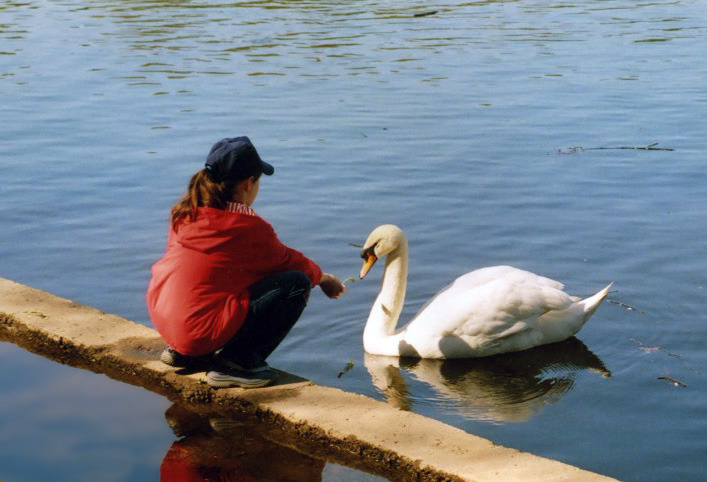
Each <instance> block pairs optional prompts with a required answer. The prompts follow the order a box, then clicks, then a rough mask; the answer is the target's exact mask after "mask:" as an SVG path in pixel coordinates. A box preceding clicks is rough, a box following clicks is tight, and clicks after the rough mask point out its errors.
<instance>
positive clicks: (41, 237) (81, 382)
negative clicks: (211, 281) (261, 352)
mask: <svg viewBox="0 0 707 482" xmlns="http://www.w3.org/2000/svg"><path fill="white" fill-rule="evenodd" d="M433 11H434V12H436V13H434V14H432V15H426V16H421V17H415V14H427V13H430V12H433ZM706 38H707V8H706V7H705V6H704V4H703V3H702V2H699V1H688V0H683V1H679V0H678V1H655V2H646V3H643V2H631V1H627V0H613V1H601V2H596V1H594V2H590V1H586V2H573V3H571V4H570V3H561V2H546V1H522V0H521V1H508V2H501V1H499V2H493V1H486V2H468V3H445V2H442V1H433V2H431V3H425V4H417V3H410V2H402V1H398V0H393V1H392V2H385V3H377V2H375V1H361V2H354V3H352V2H337V1H334V0H330V1H316V2H315V1H299V2H288V1H284V0H281V1H261V2H244V3H226V4H224V3H216V2H208V1H205V0H202V1H180V2H177V1H145V0H141V1H114V2H108V1H102V0H93V1H89V0H84V1H78V0H75V1H65V0H57V1H27V2H23V3H21V4H20V3H11V2H3V1H0V141H1V142H0V163H1V164H0V165H1V166H2V182H1V183H0V199H1V200H2V203H0V232H2V238H1V239H2V241H0V276H3V277H6V278H10V279H13V280H16V281H19V282H22V283H25V284H28V285H31V286H34V287H37V288H40V289H44V290H47V291H50V292H52V293H55V294H58V295H60V296H63V297H66V298H70V299H72V300H75V301H77V302H81V303H86V304H90V305H93V306H96V307H98V308H100V309H102V310H104V311H108V312H112V313H116V314H119V315H121V316H124V317H126V318H130V319H133V320H136V321H138V322H141V323H145V324H149V320H148V318H147V314H146V310H145V303H144V291H145V287H146V284H147V281H148V279H149V267H150V265H151V263H152V262H154V261H155V260H156V259H158V258H159V256H160V255H161V253H162V250H163V247H164V242H165V238H166V230H167V223H166V218H167V213H168V211H169V209H170V207H171V205H172V204H173V203H174V202H175V200H176V199H177V198H178V196H179V195H180V194H181V193H182V192H183V190H184V189H185V186H186V182H187V180H188V178H189V176H190V175H191V174H192V173H193V172H195V171H196V170H197V169H199V168H200V165H201V163H202V162H203V158H204V156H205V154H206V153H207V152H208V149H209V147H210V146H211V144H212V143H213V142H214V141H216V140H218V139H219V138H221V137H226V136H234V135H242V134H247V135H249V136H250V137H251V138H252V139H253V141H254V142H255V143H256V146H258V149H259V151H260V153H261V155H262V156H263V158H265V159H266V160H268V161H270V162H271V163H272V164H274V165H275V166H276V170H277V173H276V175H275V176H273V177H272V178H268V179H266V180H265V181H264V182H263V183H262V186H261V191H260V195H259V198H258V200H257V202H256V204H255V206H254V207H255V209H256V210H257V211H258V212H259V214H261V215H262V216H263V217H264V218H266V219H267V220H268V221H270V222H271V223H272V224H273V225H274V226H275V228H276V230H277V232H278V234H279V235H280V237H281V239H282V240H283V241H285V242H286V243H288V244H290V245H292V246H293V247H296V248H298V249H300V250H302V251H304V252H305V253H306V254H308V255H309V256H310V257H312V258H313V259H315V260H316V261H318V262H319V263H320V265H321V266H322V267H323V268H324V270H325V271H328V272H332V273H335V274H337V275H339V276H340V277H342V278H345V277H348V276H352V275H354V274H355V273H357V272H358V269H359V262H360V259H359V258H358V256H357V254H358V253H357V250H356V249H355V248H352V247H350V246H349V245H348V243H362V242H363V240H364V239H365V237H366V235H367V234H368V232H369V231H370V230H371V229H372V228H373V227H375V226H376V225H377V224H382V223H395V224H398V225H400V226H401V227H402V228H403V229H404V230H405V232H406V233H407V235H408V238H409V240H410V250H411V252H410V279H409V285H408V299H407V304H406V308H405V311H404V313H403V315H402V318H403V319H407V318H409V317H410V316H412V315H413V314H414V313H415V311H416V310H417V309H418V308H419V307H420V306H422V304H423V303H424V302H425V301H426V300H427V299H428V298H429V297H430V296H432V295H433V294H434V293H435V292H436V291H437V290H438V289H440V288H441V287H443V286H444V285H446V284H447V283H448V282H449V281H450V280H451V279H453V278H454V277H456V276H458V275H460V274H462V273H464V272H466V271H469V270H471V269H474V268H478V267H482V266H488V265H494V264H511V265H515V266H517V267H520V268H524V269H529V270H532V271H535V272H537V273H539V274H543V275H546V276H550V277H553V278H555V279H558V280H561V281H563V282H564V283H565V284H566V285H567V288H568V290H569V291H571V292H572V293H575V294H578V295H585V294H589V293H591V292H593V291H596V290H598V289H599V288H601V287H603V286H604V285H605V284H606V283H608V282H609V281H614V283H615V285H614V292H612V294H611V296H610V301H611V302H609V303H606V304H605V305H604V306H603V307H602V308H601V309H600V310H599V312H598V313H597V314H596V315H595V316H594V318H592V320H591V321H590V322H589V323H588V325H587V326H586V327H585V328H584V329H583V330H582V331H581V332H580V334H579V337H578V338H579V340H581V346H576V345H571V346H569V348H568V347H565V349H552V350H550V351H548V350H544V351H543V350H541V351H540V352H534V353H531V354H525V355H520V356H512V357H504V358H502V359H500V360H491V361H485V362H471V363H468V362H460V363H452V364H449V363H447V364H442V363H439V362H435V363H427V362H424V363H419V364H414V363H413V364H411V363H402V364H400V363H397V361H395V360H381V359H378V360H376V359H368V357H367V358H366V359H364V356H363V350H362V346H361V333H362V330H363V323H364V322H365V319H366V316H367V313H368V310H369V309H370V306H371V304H372V301H373V299H374V297H375V294H376V290H377V289H378V288H379V283H378V280H377V278H376V276H379V275H380V268H379V267H376V269H375V274H374V275H373V276H372V277H371V279H368V280H366V281H363V282H357V283H354V284H352V285H350V286H349V293H348V294H347V295H346V296H345V297H344V298H342V299H340V300H339V301H336V302H332V301H330V300H328V299H325V297H324V296H323V295H321V294H319V293H318V294H316V295H315V296H313V297H312V300H311V302H310V306H309V307H308V309H307V311H306V312H305V315H304V316H303V318H302V319H301V321H300V323H299V324H298V326H297V327H296V328H295V330H294V331H293V332H292V333H291V335H290V336H289V337H288V338H287V339H286V341H285V343H284V344H283V345H282V347H281V348H280V349H279V350H278V351H277V352H276V353H275V354H274V355H273V357H272V360H271V361H272V363H273V364H274V365H275V366H277V367H280V368H283V369H286V370H288V371H292V372H295V373H298V374H300V375H303V376H306V377H309V378H311V379H312V380H314V381H315V382H317V383H321V384H325V385H330V386H336V387H341V388H343V389H346V390H351V391H355V392H358V393H363V394H366V395H369V396H372V397H375V398H378V399H381V400H383V399H385V400H389V401H390V403H394V404H396V405H399V406H402V407H403V408H405V409H410V410H414V411H416V412H419V413H422V414H425V415H428V416H431V417H434V418H437V419H440V420H443V421H445V422H447V423H450V424H452V425H455V426H458V427H460V428H462V429H464V430H466V431H468V432H471V433H475V434H478V435H482V436H484V437H488V438H490V439H491V440H493V441H494V442H496V443H499V444H502V445H507V446H511V447H516V448H519V449H521V450H524V451H529V452H533V453H536V454H539V455H543V456H548V457H553V458H557V459H559V460H562V461H565V462H568V463H571V464H575V465H578V466H580V467H583V468H586V469H589V470H593V471H598V472H601V473H604V474H607V475H610V476H613V477H617V478H620V479H623V480H640V481H644V480H645V481H664V480H684V481H693V480H694V481H697V480H702V479H703V478H704V473H705V471H706V470H707V466H706V463H705V460H707V459H706V458H705V455H707V438H705V437H704V434H705V433H706V432H707V427H706V425H707V383H706V381H705V373H704V371H705V362H706V360H707V356H706V355H705V350H704V349H703V344H704V343H703V340H704V339H705V338H706V336H707V328H706V326H707V325H706V321H707V320H706V317H705V314H704V309H703V306H704V305H705V301H706V294H705V286H706V284H707V281H706V278H707V276H706V275H705V272H707V249H706V244H705V239H707V212H706V210H705V208H704V206H705V205H707V179H706V178H707V174H705V170H704V166H705V154H704V153H705V136H704V133H705V132H706V131H707V119H706V118H705V116H704V111H705V107H706V104H707V89H706V88H705V79H706V78H707V64H705V62H704V54H703V52H704V47H705V39H706ZM654 143H658V145H657V146H655V147H657V148H666V149H673V150H633V149H607V150H591V149H593V148H617V147H646V146H649V145H652V144H654ZM573 148H576V149H573ZM580 148H584V149H580ZM628 307H632V308H633V309H629V308H628ZM578 353H579V355H578ZM0 358H2V360H3V362H4V363H3V364H2V366H3V367H4V368H3V369H2V370H0V379H1V380H2V382H3V387H4V389H3V394H2V395H0V407H1V408H2V410H0V413H2V414H4V415H2V416H0V427H1V428H0V437H1V438H2V444H0V446H2V447H3V448H2V450H0V479H2V480H4V479H5V478H8V480H42V479H44V478H46V474H52V477H53V478H54V479H58V480H95V477H96V475H95V474H97V473H100V474H101V480H156V479H158V477H159V475H158V474H159V466H160V463H161V460H162V459H163V457H164V456H165V453H166V452H167V450H168V449H169V447H170V445H171V444H172V443H173V441H174V438H175V437H174V434H173V433H172V431H171V430H170V429H169V427H168V425H167V424H166V423H165V419H164V412H165V411H166V410H167V409H168V408H169V403H168V402H167V401H166V400H164V399H162V398H160V397H157V396H156V395H153V394H150V393H147V392H144V391H142V390H141V389H137V388H134V387H127V386H122V385H120V384H117V383H115V382H112V381H109V380H108V379H106V378H105V377H102V376H100V375H95V374H91V373H84V372H80V371H78V370H75V369H72V368H67V367H62V366H60V365H56V364H54V363H52V362H48V361H45V360H43V359H41V358H38V357H36V356H34V355H30V354H27V353H25V352H24V351H22V350H21V349H19V348H16V347H14V346H12V345H8V344H2V345H0ZM349 360H353V361H354V368H353V369H352V370H351V371H349V372H348V373H346V374H345V375H343V376H341V377H338V376H337V375H338V373H339V372H340V371H342V370H343V369H344V367H345V366H346V364H347V362H348V361H349ZM606 371H608V372H610V373H611V376H610V377H606V376H603V375H602V372H606ZM604 374H605V373H604ZM659 377H670V378H672V379H675V380H678V381H680V382H682V383H683V384H685V385H687V386H686V387H676V386H674V385H673V384H671V383H670V381H669V380H666V379H659ZM35 447H39V448H38V449H35ZM64 461H66V462H64ZM328 467H337V466H328ZM332 470H334V471H345V470H346V469H341V468H325V473H324V477H325V479H326V478H327V477H328V478H329V480H341V478H345V477H347V476H349V477H352V478H351V480H356V478H357V477H359V478H362V477H365V476H364V475H363V474H356V473H353V475H347V476H344V475H341V473H339V472H337V473H336V475H327V474H329V473H330V472H329V471H332Z"/></svg>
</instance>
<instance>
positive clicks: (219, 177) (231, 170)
mask: <svg viewBox="0 0 707 482" xmlns="http://www.w3.org/2000/svg"><path fill="white" fill-rule="evenodd" d="M204 168H205V169H206V171H207V172H208V174H209V179H211V180H212V181H213V182H222V181H229V180H230V181H242V180H244V179H248V178H249V177H251V176H256V175H259V174H260V173H263V174H265V175H266V176H271V175H272V174H273V173H274V172H275V168H274V167H272V166H271V165H270V164H268V163H267V162H265V161H263V160H262V159H261V158H260V156H259V155H258V151H256V150H255V146H254V145H253V143H252V142H250V139H248V137H246V136H242V137H231V138H228V137H227V138H225V139H221V140H220V141H218V142H217V143H216V144H214V145H213V147H212V148H211V152H209V155H208V157H207V158H206V165H205V167H204Z"/></svg>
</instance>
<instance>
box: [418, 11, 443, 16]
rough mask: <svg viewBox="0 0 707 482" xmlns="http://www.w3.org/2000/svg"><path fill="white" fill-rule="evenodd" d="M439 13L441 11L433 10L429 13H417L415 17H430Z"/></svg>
mask: <svg viewBox="0 0 707 482" xmlns="http://www.w3.org/2000/svg"><path fill="white" fill-rule="evenodd" d="M438 11H439V10H432V11H429V12H422V13H416V14H415V15H413V17H429V16H430V15H434V14H436V13H437V12H438Z"/></svg>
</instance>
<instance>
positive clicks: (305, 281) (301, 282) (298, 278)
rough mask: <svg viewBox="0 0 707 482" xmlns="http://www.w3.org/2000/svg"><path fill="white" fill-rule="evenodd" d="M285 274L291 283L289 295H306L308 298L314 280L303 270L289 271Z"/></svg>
mask: <svg viewBox="0 0 707 482" xmlns="http://www.w3.org/2000/svg"><path fill="white" fill-rule="evenodd" d="M285 274H286V277H287V282H288V284H289V285H290V291H289V297H295V296H304V298H305V300H306V299H307V298H308V297H309V292H310V291H311V289H312V282H311V281H310V280H309V277H307V275H306V274H304V273H303V272H301V271H288V272H287V273H285Z"/></svg>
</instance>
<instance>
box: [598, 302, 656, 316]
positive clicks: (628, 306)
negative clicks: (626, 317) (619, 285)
mask: <svg viewBox="0 0 707 482" xmlns="http://www.w3.org/2000/svg"><path fill="white" fill-rule="evenodd" d="M606 301H608V302H609V303H612V304H615V305H619V306H621V307H623V308H626V309H627V310H628V311H637V312H638V313H640V314H641V315H645V314H646V312H645V311H641V310H639V309H638V308H636V307H634V306H631V305H627V304H626V303H621V302H620V301H616V300H606Z"/></svg>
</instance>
